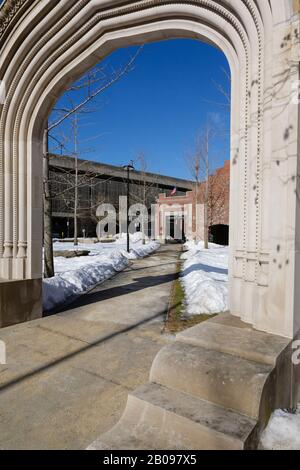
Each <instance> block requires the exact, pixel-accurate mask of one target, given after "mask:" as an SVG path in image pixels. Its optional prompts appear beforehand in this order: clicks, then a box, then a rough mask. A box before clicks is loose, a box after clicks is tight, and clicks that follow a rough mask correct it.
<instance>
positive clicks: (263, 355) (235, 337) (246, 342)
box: [176, 319, 287, 366]
mask: <svg viewBox="0 0 300 470" xmlns="http://www.w3.org/2000/svg"><path fill="white" fill-rule="evenodd" d="M176 340H178V341H183V342H185V343H189V344H193V345H195V346H200V347H202V348H206V349H214V350H216V351H219V352H223V353H226V354H231V355H233V356H238V357H241V358H243V359H248V360H250V361H254V362H260V363H262V364H269V365H273V366H275V364H276V359H277V358H278V356H279V355H280V354H281V353H282V352H283V351H284V350H285V349H286V347H287V340H286V338H282V337H280V336H275V335H271V334H268V333H263V332H260V331H256V330H253V329H250V328H249V329H248V328H239V327H233V326H231V325H230V326H226V324H225V325H224V324H223V323H218V322H217V319H216V320H215V321H210V320H209V321H206V322H203V323H201V324H199V325H196V326H194V327H192V328H189V329H187V330H185V331H183V332H181V333H179V334H177V335H176Z"/></svg>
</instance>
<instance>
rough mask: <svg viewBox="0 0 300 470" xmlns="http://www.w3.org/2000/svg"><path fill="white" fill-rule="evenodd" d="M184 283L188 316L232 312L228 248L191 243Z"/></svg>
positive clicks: (187, 253) (184, 268)
mask: <svg viewBox="0 0 300 470" xmlns="http://www.w3.org/2000/svg"><path fill="white" fill-rule="evenodd" d="M185 247H186V248H187V249H188V251H186V252H185V253H183V254H182V256H181V259H183V260H185V261H184V264H183V268H182V272H181V282H182V284H183V287H184V291H185V299H186V300H185V303H186V308H185V313H186V315H187V316H188V315H195V314H201V313H206V314H213V313H219V312H224V311H226V310H228V247H224V246H221V245H215V244H213V243H210V244H209V248H208V249H207V250H206V249H204V244H203V242H198V243H195V242H187V243H186V244H185Z"/></svg>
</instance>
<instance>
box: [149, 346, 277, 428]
mask: <svg viewBox="0 0 300 470" xmlns="http://www.w3.org/2000/svg"><path fill="white" fill-rule="evenodd" d="M272 369H273V367H272V366H270V365H267V364H260V363H258V362H254V361H249V360H246V359H243V358H240V357H236V356H233V355H230V354H225V353H223V352H219V351H215V350H212V349H207V348H202V347H200V346H195V345H193V344H188V343H184V342H181V341H175V342H174V343H172V344H169V345H167V346H165V347H164V348H162V349H161V350H160V351H159V353H158V354H157V356H156V358H155V359H154V362H153V364H152V368H151V372H150V382H155V383H158V384H160V385H163V386H166V387H168V388H171V389H174V390H178V391H181V392H184V393H187V394H189V395H192V396H194V397H198V398H201V399H203V400H206V401H210V402H212V403H214V404H216V405H220V406H222V407H224V408H227V409H230V410H233V411H237V412H238V413H241V414H244V415H246V416H249V417H251V418H254V419H258V418H259V411H260V404H261V399H262V395H263V390H264V386H265V384H266V382H267V379H268V376H269V374H270V372H271V371H272Z"/></svg>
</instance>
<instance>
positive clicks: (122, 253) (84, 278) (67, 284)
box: [43, 242, 159, 312]
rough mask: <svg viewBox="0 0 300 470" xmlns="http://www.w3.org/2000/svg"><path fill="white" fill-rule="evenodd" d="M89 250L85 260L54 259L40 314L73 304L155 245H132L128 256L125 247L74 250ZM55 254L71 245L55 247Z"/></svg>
mask: <svg viewBox="0 0 300 470" xmlns="http://www.w3.org/2000/svg"><path fill="white" fill-rule="evenodd" d="M82 246H84V248H85V249H90V250H91V253H90V255H89V256H83V257H78V258H64V257H62V256H59V257H56V258H54V267H55V273H56V275H55V276H54V277H52V278H49V279H44V280H43V310H44V311H46V312H47V311H49V310H52V309H53V308H55V307H57V306H58V305H62V304H64V303H66V302H70V301H72V300H74V299H75V298H76V297H78V296H79V295H81V294H83V293H85V292H87V291H89V290H90V289H92V288H93V287H94V286H95V285H97V284H99V283H100V282H103V281H105V280H106V279H108V278H110V277H112V276H113V275H114V274H116V273H117V272H119V271H122V270H123V269H124V268H125V267H126V266H128V264H129V260H130V259H138V258H143V257H145V256H147V255H149V254H150V253H152V252H153V251H155V250H156V249H157V248H158V247H159V244H158V243H156V242H150V243H147V244H146V245H143V244H141V243H140V242H136V243H132V248H131V251H130V253H127V251H126V249H125V245H124V243H123V245H122V244H121V243H120V244H118V246H115V244H114V243H112V244H105V243H103V244H102V243H96V244H92V245H87V244H84V245H78V246H77V247H76V248H78V249H81V248H82ZM54 249H55V250H60V249H61V250H68V249H69V250H74V245H73V244H72V243H68V242H66V243H59V242H58V243H55V244H54Z"/></svg>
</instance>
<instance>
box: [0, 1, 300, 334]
mask: <svg viewBox="0 0 300 470" xmlns="http://www.w3.org/2000/svg"><path fill="white" fill-rule="evenodd" d="M298 3H299V2H297V1H292V0H271V1H269V2H266V1H265V0H256V1H254V0H239V1H236V2H234V6H233V4H232V2H229V1H228V0H222V1H216V0H182V1H180V2H178V1H176V0H145V1H144V0H142V1H138V2H126V1H123V0H117V1H116V0H114V1H112V0H103V1H101V2H99V1H96V0H93V1H87V0H81V1H79V2H78V1H75V0H67V1H65V2H63V3H62V2H58V1H56V0H51V1H48V0H47V1H46V0H41V1H38V2H31V1H28V0H20V1H18V2H10V1H5V2H4V4H3V6H2V8H1V16H0V50H1V62H0V80H1V87H2V90H4V89H5V96H3V99H2V103H1V106H0V278H1V283H0V290H1V309H2V313H1V316H2V320H1V323H2V325H3V324H9V323H12V322H17V321H23V320H25V319H29V318H33V317H35V316H38V315H40V313H41V311H40V309H41V306H40V302H39V300H40V297H41V276H42V274H41V266H42V185H43V180H42V158H41V155H42V134H43V129H44V126H45V122H46V119H47V117H48V114H49V112H50V110H51V108H52V106H53V105H54V103H55V101H56V100H57V98H58V97H59V96H60V94H61V93H62V92H63V91H64V90H65V88H66V87H67V85H68V84H69V83H70V82H72V81H74V80H75V79H76V78H78V77H79V76H80V75H81V74H82V73H83V72H84V71H86V70H87V69H88V68H90V67H91V66H93V65H94V64H96V63H97V62H99V61H100V60H101V59H102V58H104V57H105V56H106V55H107V54H109V53H110V52H112V51H113V50H114V49H116V48H118V47H120V46H126V45H130V44H138V43H141V42H149V41H154V40H160V39H165V38H176V37H192V38H199V39H201V40H204V41H208V42H209V43H211V44H213V45H215V46H216V47H219V48H220V49H221V50H222V51H223V52H224V54H225V55H226V57H227V59H228V62H229V64H230V68H231V74H232V126H231V182H232V184H231V195H230V227H231V233H230V308H231V312H232V313H233V314H234V315H237V316H240V317H241V318H242V319H243V320H245V321H247V322H248V323H251V324H252V325H254V327H256V328H257V329H260V330H264V331H268V332H272V333H276V334H280V335H283V336H287V337H293V336H294V335H295V334H296V332H297V331H298V330H299V329H300V315H299V311H300V308H299V307H300V294H299V292H298V291H297V289H296V284H297V281H298V277H299V272H300V269H299V257H298V255H297V253H298V248H299V247H298V243H299V241H298V239H297V236H296V232H297V226H298V224H299V220H298V219H299V207H298V189H297V175H298V162H297V151H298V149H299V124H298V122H299V117H298V112H299V105H298V101H297V100H296V98H295V97H294V98H295V99H293V97H292V98H291V90H292V89H293V86H294V85H293V84H295V83H298V80H299V44H298V41H299V40H298V37H299V14H298V13H297V12H298V8H299V5H298ZM3 95H4V93H3ZM16 283H18V284H16ZM17 285H18V289H16V286H17ZM16 291H17V294H16V293H15V292H16ZM18 295H19V297H18ZM21 304H22V308H20V305H21ZM12 312H14V313H13V314H12Z"/></svg>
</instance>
